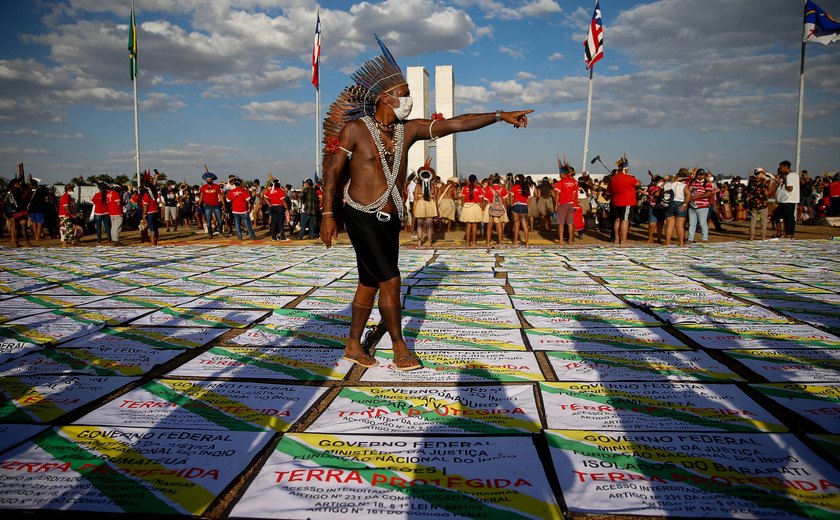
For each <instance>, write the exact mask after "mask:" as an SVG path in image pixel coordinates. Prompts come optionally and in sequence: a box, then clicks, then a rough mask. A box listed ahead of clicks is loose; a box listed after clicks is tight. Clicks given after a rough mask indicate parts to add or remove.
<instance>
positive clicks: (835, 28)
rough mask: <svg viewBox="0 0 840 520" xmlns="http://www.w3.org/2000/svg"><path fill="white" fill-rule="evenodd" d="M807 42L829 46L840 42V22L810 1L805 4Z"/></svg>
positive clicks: (805, 36)
mask: <svg viewBox="0 0 840 520" xmlns="http://www.w3.org/2000/svg"><path fill="white" fill-rule="evenodd" d="M803 40H804V41H806V42H819V43H822V44H823V45H828V44H829V43H831V42H836V41H837V40H840V22H838V21H837V20H835V19H834V18H832V17H831V15H830V14H828V13H826V12H825V11H823V9H822V8H821V7H820V6H818V5H817V4H815V3H814V2H812V1H811V0H808V1H807V2H805V35H804V37H803Z"/></svg>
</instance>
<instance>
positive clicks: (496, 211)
mask: <svg viewBox="0 0 840 520" xmlns="http://www.w3.org/2000/svg"><path fill="white" fill-rule="evenodd" d="M493 193H494V195H493V203H492V204H490V208H488V210H487V213H488V214H489V215H490V216H491V217H493V218H499V217H501V216H502V215H504V214H505V205H504V204H502V198H501V197H499V192H498V191H496V190H493Z"/></svg>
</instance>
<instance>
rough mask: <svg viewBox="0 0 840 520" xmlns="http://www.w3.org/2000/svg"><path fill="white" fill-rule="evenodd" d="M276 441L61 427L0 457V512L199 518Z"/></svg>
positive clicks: (253, 435)
mask: <svg viewBox="0 0 840 520" xmlns="http://www.w3.org/2000/svg"><path fill="white" fill-rule="evenodd" d="M270 436H271V433H268V432H235V431H216V432H208V431H203V432H196V431H191V430H165V429H149V428H126V427H100V426H62V427H57V428H55V429H53V430H50V431H47V432H44V433H43V434H41V435H38V436H37V437H35V438H34V439H33V440H32V441H28V442H25V443H24V444H21V445H20V446H18V447H16V448H12V449H11V450H9V451H6V452H4V453H3V454H1V455H0V498H2V500H0V509H61V510H66V511H97V512H108V513H134V514H138V515H140V514H142V515H164V514H166V515H201V514H202V513H203V512H204V511H205V510H206V509H207V508H208V507H209V506H210V505H211V504H212V503H213V502H214V501H215V500H216V497H217V496H219V495H220V494H221V493H222V491H223V490H224V489H225V488H227V486H228V485H229V484H230V483H231V481H233V479H234V478H236V477H237V476H238V475H239V474H240V473H242V472H243V471H244V470H245V469H246V468H247V466H248V465H249V464H250V463H251V461H252V460H253V459H254V457H255V456H256V455H257V454H258V453H259V452H260V450H261V449H262V448H263V447H264V446H265V444H266V443H267V442H268V441H269V439H270Z"/></svg>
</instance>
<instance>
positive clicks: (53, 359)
mask: <svg viewBox="0 0 840 520" xmlns="http://www.w3.org/2000/svg"><path fill="white" fill-rule="evenodd" d="M182 353H183V351H182V350H176V349H168V350H167V349H150V348H146V347H141V348H134V347H84V348H56V349H45V350H41V351H39V352H35V353H33V354H29V355H27V356H23V357H20V358H17V359H13V360H12V361H9V362H8V363H5V364H3V365H0V377H11V376H22V375H35V374H90V375H98V376H140V375H143V374H145V373H146V372H148V371H149V370H151V369H152V368H153V367H154V366H156V365H160V364H161V363H166V362H167V361H170V360H171V359H173V358H175V357H176V356H178V355H180V354H182Z"/></svg>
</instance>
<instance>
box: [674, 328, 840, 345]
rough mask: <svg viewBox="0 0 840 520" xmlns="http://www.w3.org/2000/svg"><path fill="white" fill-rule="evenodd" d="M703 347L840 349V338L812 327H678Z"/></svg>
mask: <svg viewBox="0 0 840 520" xmlns="http://www.w3.org/2000/svg"><path fill="white" fill-rule="evenodd" d="M677 329H678V330H680V332H682V333H683V334H685V335H686V336H688V337H689V338H691V339H693V340H694V341H696V342H697V343H699V344H700V345H702V346H704V347H707V348H714V349H733V348H737V349H754V348H775V349H787V348H790V349H796V348H802V347H806V346H808V347H813V348H840V338H838V337H837V336H835V335H834V334H829V333H828V332H823V331H821V330H819V329H816V328H814V327H812V326H810V325H744V324H714V325H691V324H684V325H678V326H677Z"/></svg>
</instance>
